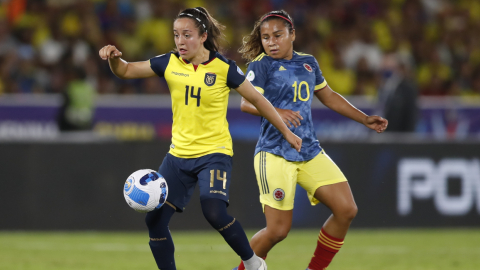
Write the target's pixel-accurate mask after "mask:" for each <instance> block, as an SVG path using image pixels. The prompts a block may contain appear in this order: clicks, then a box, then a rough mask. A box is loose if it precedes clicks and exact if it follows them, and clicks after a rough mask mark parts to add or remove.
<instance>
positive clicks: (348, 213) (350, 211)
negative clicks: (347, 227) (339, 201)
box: [341, 204, 358, 221]
mask: <svg viewBox="0 0 480 270" xmlns="http://www.w3.org/2000/svg"><path fill="white" fill-rule="evenodd" d="M357 213H358V207H357V205H356V204H351V205H349V206H347V207H344V209H342V211H341V216H342V218H343V219H345V220H347V221H352V220H353V219H354V218H355V216H357Z"/></svg>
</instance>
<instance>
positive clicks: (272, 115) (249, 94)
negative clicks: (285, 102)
mask: <svg viewBox="0 0 480 270" xmlns="http://www.w3.org/2000/svg"><path fill="white" fill-rule="evenodd" d="M235 90H237V92H238V93H239V94H240V95H242V96H243V98H244V99H245V100H246V101H248V102H250V104H251V105H253V106H254V107H255V108H256V110H257V112H258V113H259V114H260V115H261V116H263V117H264V118H265V119H267V120H268V121H269V122H270V123H272V125H273V126H274V127H276V128H277V129H278V130H279V131H280V132H281V133H282V134H283V137H285V139H286V140H287V141H288V142H289V143H290V145H292V147H293V148H295V149H296V150H297V151H298V152H300V148H301V147H302V139H300V138H299V137H298V136H297V135H295V134H293V132H291V131H290V129H288V128H287V126H286V125H285V124H284V123H283V121H282V118H281V117H280V115H279V114H278V113H277V111H276V110H275V108H274V107H273V106H272V104H271V103H270V102H269V101H268V100H267V99H266V98H265V97H264V96H263V95H262V94H260V93H259V92H258V91H257V90H255V88H254V87H253V85H252V84H251V83H250V82H249V81H248V80H245V81H244V82H243V83H242V84H241V85H240V86H239V87H238V88H236V89H235Z"/></svg>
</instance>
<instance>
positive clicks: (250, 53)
mask: <svg viewBox="0 0 480 270" xmlns="http://www.w3.org/2000/svg"><path fill="white" fill-rule="evenodd" d="M270 20H282V21H283V23H284V24H285V27H287V28H288V31H289V32H290V33H293V30H294V29H295V28H294V27H293V19H292V18H291V17H290V15H289V14H288V13H287V12H286V11H285V10H283V9H282V10H279V11H278V10H276V11H270V12H268V13H266V14H264V15H263V16H262V17H260V19H259V20H258V21H256V22H255V25H254V26H253V30H252V32H251V33H250V34H249V35H247V36H245V37H244V38H243V44H242V47H240V49H238V52H239V53H241V54H242V58H243V59H245V60H247V62H249V63H250V62H251V61H252V60H253V59H255V57H257V56H258V55H259V54H261V53H263V52H265V50H264V49H263V45H262V38H261V35H260V27H261V26H262V24H263V23H264V22H266V21H270Z"/></svg>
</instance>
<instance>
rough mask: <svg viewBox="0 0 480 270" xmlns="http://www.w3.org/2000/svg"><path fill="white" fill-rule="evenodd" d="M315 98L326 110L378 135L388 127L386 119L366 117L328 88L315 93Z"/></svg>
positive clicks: (372, 116) (375, 116)
mask: <svg viewBox="0 0 480 270" xmlns="http://www.w3.org/2000/svg"><path fill="white" fill-rule="evenodd" d="M315 96H316V97H317V98H318V99H319V100H320V102H322V103H323V104H324V105H325V106H327V107H328V108H330V109H332V110H334V111H336V112H337V113H339V114H341V115H343V116H346V117H348V118H350V119H352V120H355V121H357V122H359V123H362V124H364V125H365V126H367V127H368V128H371V129H373V130H375V131H377V132H378V133H381V132H383V131H385V129H386V128H387V125H388V121H387V119H384V118H382V117H380V116H377V115H371V116H368V115H366V114H365V113H363V112H362V111H360V110H359V109H357V108H355V106H353V105H352V104H351V103H350V102H348V101H347V100H346V99H345V98H344V97H342V96H341V95H340V94H338V93H337V92H335V91H333V90H332V89H331V88H330V86H328V85H327V86H325V87H324V88H323V89H322V90H320V91H317V92H316V93H315Z"/></svg>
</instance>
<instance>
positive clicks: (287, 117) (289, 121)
mask: <svg viewBox="0 0 480 270" xmlns="http://www.w3.org/2000/svg"><path fill="white" fill-rule="evenodd" d="M275 110H277V112H278V114H279V115H280V117H281V118H282V120H283V122H284V123H285V125H287V127H289V128H292V125H293V126H294V127H296V128H297V127H299V126H300V120H303V117H302V116H301V115H300V112H299V111H297V112H294V111H292V110H286V109H280V108H275Z"/></svg>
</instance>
